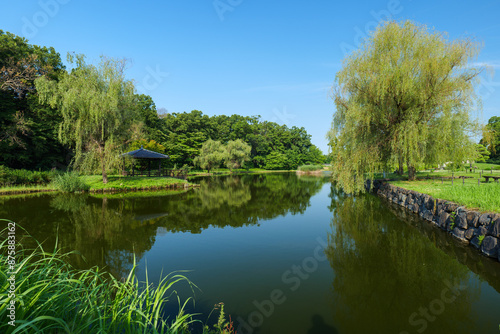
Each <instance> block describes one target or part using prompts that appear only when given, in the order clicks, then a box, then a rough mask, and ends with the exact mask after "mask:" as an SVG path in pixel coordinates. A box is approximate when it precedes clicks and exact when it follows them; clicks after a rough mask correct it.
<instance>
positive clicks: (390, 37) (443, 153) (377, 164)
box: [329, 21, 483, 192]
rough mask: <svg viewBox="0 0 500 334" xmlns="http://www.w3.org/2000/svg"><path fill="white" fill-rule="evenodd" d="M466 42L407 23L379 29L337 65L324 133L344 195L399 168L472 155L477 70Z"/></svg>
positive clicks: (474, 49)
mask: <svg viewBox="0 0 500 334" xmlns="http://www.w3.org/2000/svg"><path fill="white" fill-rule="evenodd" d="M478 53H479V45H478V44H477V43H475V42H474V41H472V40H470V39H459V40H453V41H450V40H448V39H447V38H446V35H445V34H442V33H439V32H434V31H430V30H429V29H428V28H427V27H426V26H423V25H417V24H415V23H412V22H410V21H406V22H403V23H398V22H392V21H390V22H385V23H383V24H382V25H380V26H379V27H378V28H377V29H376V31H375V32H374V33H373V34H372V35H371V36H370V37H369V38H368V39H366V40H365V41H364V42H363V44H362V45H361V47H360V49H359V50H357V51H355V52H353V53H352V54H351V55H350V56H349V57H348V58H346V59H345V60H344V63H343V67H342V69H341V70H340V71H339V72H338V73H337V75H336V79H335V84H334V93H333V98H334V101H335V105H336V108H337V111H336V113H335V115H334V120H333V127H332V130H331V132H330V134H329V136H330V146H331V149H332V160H333V161H332V162H333V177H334V179H335V180H336V181H338V183H339V184H340V186H341V187H342V188H344V190H345V191H347V192H358V191H363V190H364V181H365V179H366V178H367V177H368V176H370V175H373V174H372V173H374V172H377V171H381V170H382V169H386V168H391V166H397V167H398V170H399V172H400V173H402V172H403V165H404V164H406V166H407V169H408V174H409V179H414V178H415V171H416V167H419V166H420V165H422V164H437V163H441V162H445V161H453V162H456V163H461V162H462V161H465V160H468V159H473V158H474V157H475V156H476V155H477V151H476V145H475V143H474V142H473V141H472V140H471V138H472V135H474V134H477V131H478V130H479V128H480V126H479V123H478V122H476V121H475V120H472V119H471V117H470V112H471V111H472V110H474V109H475V108H477V106H478V105H480V100H479V99H478V98H477V97H476V95H475V94H474V83H475V82H477V78H478V74H479V73H480V72H481V71H482V70H483V68H477V67H474V66H471V64H470V63H469V61H470V60H471V59H473V58H474V57H476V56H477V55H478Z"/></svg>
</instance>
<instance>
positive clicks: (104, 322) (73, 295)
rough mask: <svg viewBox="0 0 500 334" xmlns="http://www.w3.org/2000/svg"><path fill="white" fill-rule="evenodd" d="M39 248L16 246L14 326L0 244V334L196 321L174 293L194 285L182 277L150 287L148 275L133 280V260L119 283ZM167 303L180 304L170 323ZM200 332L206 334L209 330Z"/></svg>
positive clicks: (179, 326) (143, 328) (129, 329)
mask: <svg viewBox="0 0 500 334" xmlns="http://www.w3.org/2000/svg"><path fill="white" fill-rule="evenodd" d="M1 221H5V220H1ZM18 229H20V227H18ZM19 232H20V231H19ZM0 233H2V235H5V234H6V232H5V230H4V231H2V232H0ZM18 234H19V233H18ZM37 245H38V246H37V248H36V249H31V250H29V249H23V248H22V247H21V246H20V245H19V242H18V243H17V244H16V247H17V248H18V249H17V250H16V262H17V263H16V273H15V300H16V303H15V305H16V314H15V317H16V320H15V324H16V326H15V327H13V326H11V325H9V324H8V323H7V321H8V318H7V315H8V314H9V313H8V312H9V311H8V310H7V305H9V303H10V300H11V298H12V296H11V295H10V294H8V293H7V290H8V286H9V282H8V281H7V278H8V276H7V272H8V267H7V240H3V241H2V242H1V243H0V249H1V250H2V251H1V253H0V285H1V286H2V289H1V292H0V318H1V319H2V322H0V332H1V333H76V334H77V333H82V334H87V333H127V334H128V333H130V334H136V333H189V331H188V327H189V325H190V324H191V323H193V322H195V321H196V320H193V316H194V315H192V314H188V313H186V312H185V311H184V309H185V306H186V304H187V303H188V301H189V299H188V300H186V302H184V303H183V304H181V303H180V299H179V297H178V296H177V293H176V291H175V290H174V285H176V284H178V283H179V282H187V283H188V284H189V285H190V286H191V288H193V287H194V285H193V284H192V283H191V282H190V281H189V280H188V279H187V278H186V277H185V276H183V275H181V274H178V273H172V274H169V275H167V276H166V277H164V278H163V279H161V280H160V282H159V283H158V284H157V285H156V287H153V285H152V284H151V283H150V282H149V281H148V278H147V275H146V281H145V282H142V283H140V282H139V281H138V280H137V278H136V275H135V270H136V264H135V261H134V266H133V268H132V270H131V271H130V273H129V275H128V276H127V278H125V279H124V280H123V279H122V280H117V279H115V278H114V277H113V276H111V275H110V274H108V273H106V272H104V271H102V270H100V269H99V268H98V267H94V268H91V269H87V270H76V269H74V268H72V267H71V266H70V265H69V264H68V263H67V261H66V258H67V257H68V256H70V255H71V254H72V253H65V254H61V253H59V252H58V251H54V252H46V251H45V250H44V249H43V247H42V245H41V244H39V243H38V242H37ZM170 300H174V301H176V302H178V303H179V312H178V314H177V315H176V316H175V317H174V318H173V319H170V320H169V319H164V318H163V309H164V306H165V304H166V303H167V302H168V301H170ZM203 332H204V333H210V331H209V329H208V328H205V329H204V331H203Z"/></svg>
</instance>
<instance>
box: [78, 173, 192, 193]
mask: <svg viewBox="0 0 500 334" xmlns="http://www.w3.org/2000/svg"><path fill="white" fill-rule="evenodd" d="M81 178H83V180H84V181H85V183H87V184H88V185H90V190H91V191H92V190H101V189H110V188H113V189H119V190H133V189H155V188H166V187H171V186H173V185H179V186H181V185H183V184H185V183H187V181H186V180H180V179H175V178H171V177H145V176H109V177H108V183H102V176H101V175H91V176H81Z"/></svg>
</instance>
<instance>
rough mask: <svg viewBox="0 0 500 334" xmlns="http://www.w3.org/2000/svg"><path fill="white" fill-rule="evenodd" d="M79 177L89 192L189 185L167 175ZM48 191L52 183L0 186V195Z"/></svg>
mask: <svg viewBox="0 0 500 334" xmlns="http://www.w3.org/2000/svg"><path fill="white" fill-rule="evenodd" d="M80 179H81V180H82V181H83V182H84V183H85V184H87V185H88V186H90V189H89V191H90V192H104V191H127V190H157V189H180V188H184V187H185V186H186V185H187V186H191V185H190V184H189V183H188V182H187V181H186V180H180V179H175V178H169V177H141V176H135V177H130V176H129V177H122V176H110V177H109V181H108V183H106V184H104V183H102V176H101V175H91V176H80ZM49 191H58V189H57V187H56V186H55V184H54V183H50V184H45V185H6V186H2V187H0V196H1V195H13V194H28V193H37V192H49Z"/></svg>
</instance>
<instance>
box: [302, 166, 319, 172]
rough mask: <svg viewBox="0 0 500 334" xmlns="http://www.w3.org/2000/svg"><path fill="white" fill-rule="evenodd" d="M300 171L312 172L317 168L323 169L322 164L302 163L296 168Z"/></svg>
mask: <svg viewBox="0 0 500 334" xmlns="http://www.w3.org/2000/svg"><path fill="white" fill-rule="evenodd" d="M297 170H299V171H301V172H314V171H317V170H323V166H322V165H302V166H299V167H298V168H297Z"/></svg>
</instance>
